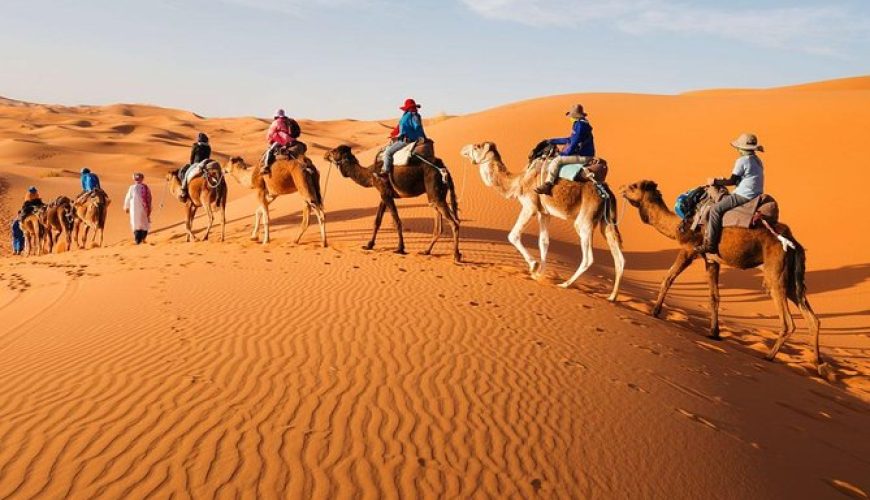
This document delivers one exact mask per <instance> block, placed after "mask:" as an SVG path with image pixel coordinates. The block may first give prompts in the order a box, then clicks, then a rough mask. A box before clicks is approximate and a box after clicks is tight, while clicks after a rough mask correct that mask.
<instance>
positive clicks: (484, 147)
mask: <svg viewBox="0 0 870 500" xmlns="http://www.w3.org/2000/svg"><path fill="white" fill-rule="evenodd" d="M491 150H492V143H491V142H484V143H481V145H480V155H481V156H486V153H489V152H490V151H491Z"/></svg>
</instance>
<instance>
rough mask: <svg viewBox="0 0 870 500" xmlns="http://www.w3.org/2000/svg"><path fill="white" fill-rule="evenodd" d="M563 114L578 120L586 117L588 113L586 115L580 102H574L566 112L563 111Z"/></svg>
mask: <svg viewBox="0 0 870 500" xmlns="http://www.w3.org/2000/svg"><path fill="white" fill-rule="evenodd" d="M565 116H570V117H571V118H576V119H578V120H579V119H581V118H586V117H587V116H589V115H587V114H586V112H585V111H583V105H582V104H575V105H573V106H571V109H569V110H568V112H567V113H565Z"/></svg>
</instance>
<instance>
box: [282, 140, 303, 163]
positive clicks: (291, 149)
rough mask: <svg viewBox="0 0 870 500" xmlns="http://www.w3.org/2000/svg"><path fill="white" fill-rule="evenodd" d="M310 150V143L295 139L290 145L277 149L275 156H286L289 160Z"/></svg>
mask: <svg viewBox="0 0 870 500" xmlns="http://www.w3.org/2000/svg"><path fill="white" fill-rule="evenodd" d="M306 152H308V145H306V144H305V143H304V142H302V141H294V142H293V143H292V144H290V145H288V146H281V147H280V148H278V149H277V150H275V156H284V157H286V158H287V159H288V160H295V159H297V158H299V157H300V156H304V155H305V153H306Z"/></svg>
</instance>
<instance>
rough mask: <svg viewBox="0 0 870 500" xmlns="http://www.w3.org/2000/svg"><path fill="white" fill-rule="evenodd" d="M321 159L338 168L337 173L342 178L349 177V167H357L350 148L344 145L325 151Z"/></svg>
mask: <svg viewBox="0 0 870 500" xmlns="http://www.w3.org/2000/svg"><path fill="white" fill-rule="evenodd" d="M323 159H324V160H326V161H328V162H329V163H331V164H333V165H335V166H336V167H338V171H339V172H341V175H342V176H343V177H350V171H351V167H353V166H354V165H359V160H357V159H356V156H354V155H353V151H352V150H351V149H350V146H348V145H346V144H342V145H341V146H339V147H337V148H334V149H331V150H329V151H327V152H326V154H325V155H323Z"/></svg>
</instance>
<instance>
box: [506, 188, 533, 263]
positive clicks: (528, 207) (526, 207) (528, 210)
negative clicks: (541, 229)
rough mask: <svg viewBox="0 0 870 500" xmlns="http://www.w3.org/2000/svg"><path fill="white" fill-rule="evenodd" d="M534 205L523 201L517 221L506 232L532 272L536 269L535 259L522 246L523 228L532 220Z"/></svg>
mask: <svg viewBox="0 0 870 500" xmlns="http://www.w3.org/2000/svg"><path fill="white" fill-rule="evenodd" d="M535 211H536V209H535V207H534V205H532V204H531V203H530V202H529V203H525V202H524V203H523V209H522V211H521V212H520V216H519V217H517V221H516V222H515V223H514V227H513V229H511V232H510V233H508V241H510V242H511V244H512V245H513V246H514V247H515V248H516V249H517V250H518V251H519V252H520V255H522V256H523V259H525V261H526V263H527V264H528V265H529V272H530V273H532V274H534V273H535V272H536V271H537V270H538V263H537V262H535V259H533V258H532V255H531V254H530V253H529V251H528V250H526V247H524V246H523V229H525V228H526V226H528V225H529V222H530V221H531V220H532V216H534V215H535Z"/></svg>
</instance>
